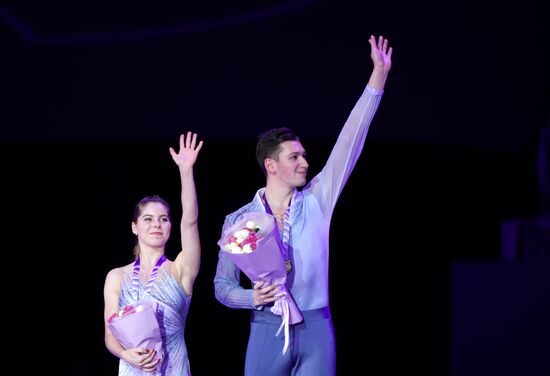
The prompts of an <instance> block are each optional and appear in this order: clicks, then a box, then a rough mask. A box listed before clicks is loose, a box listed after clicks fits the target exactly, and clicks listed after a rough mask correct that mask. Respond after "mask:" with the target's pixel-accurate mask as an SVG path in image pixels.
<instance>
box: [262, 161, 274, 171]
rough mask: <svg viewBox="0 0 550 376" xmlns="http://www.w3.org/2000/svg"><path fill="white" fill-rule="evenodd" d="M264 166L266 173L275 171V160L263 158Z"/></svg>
mask: <svg viewBox="0 0 550 376" xmlns="http://www.w3.org/2000/svg"><path fill="white" fill-rule="evenodd" d="M264 167H265V170H266V171H267V173H268V174H274V173H275V161H274V160H273V159H271V158H266V159H264Z"/></svg>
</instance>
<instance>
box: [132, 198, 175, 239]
mask: <svg viewBox="0 0 550 376" xmlns="http://www.w3.org/2000/svg"><path fill="white" fill-rule="evenodd" d="M171 229H172V223H171V222H170V217H169V216H168V209H167V208H166V206H164V205H163V204H161V203H160V202H149V203H147V204H145V206H144V207H143V209H142V211H141V214H140V215H139V217H138V219H137V223H135V222H132V232H133V233H134V234H135V235H137V237H138V241H139V242H140V243H141V244H144V245H146V246H149V247H152V248H164V246H165V245H166V242H167V241H168V239H169V238H170V230H171Z"/></svg>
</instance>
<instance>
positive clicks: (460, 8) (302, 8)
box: [0, 0, 550, 376]
mask: <svg viewBox="0 0 550 376" xmlns="http://www.w3.org/2000/svg"><path fill="white" fill-rule="evenodd" d="M227 3H230V4H227ZM540 6H542V3H538V4H537V2H535V1H532V0H527V1H523V2H521V3H516V4H510V5H503V4H501V3H498V2H494V3H492V4H491V3H487V2H485V3H483V4H479V3H478V2H474V1H461V2H454V3H445V2H436V1H427V2H384V3H380V2H367V1H363V2H351V1H338V2H335V1H334V2H329V1H314V0H310V1H244V0H239V1H232V2H222V1H203V2H201V3H200V4H193V5H191V4H187V3H184V4H182V3H181V2H180V3H175V2H174V3H161V4H157V3H148V4H137V5H136V4H133V3H131V2H116V4H112V2H106V1H96V2H85V1H83V2H78V3H75V2H56V3H55V4H50V3H48V2H45V3H42V2H40V3H38V2H36V1H34V2H31V1H2V3H0V36H1V38H2V39H1V40H2V45H1V48H0V68H1V69H0V75H1V76H0V88H1V89H0V95H1V101H0V106H1V107H0V141H1V144H0V148H1V155H0V157H1V160H2V163H1V165H0V166H1V168H2V170H1V173H2V177H3V178H2V184H1V189H2V191H1V192H2V193H3V195H4V197H5V198H6V203H7V208H8V209H7V211H6V212H5V213H6V215H5V220H6V222H5V223H4V225H3V226H2V227H3V228H4V231H3V233H4V236H3V238H4V240H5V250H6V251H5V252H4V255H5V261H4V262H5V264H6V265H7V267H6V270H7V271H8V274H7V276H6V284H8V285H9V286H10V287H9V288H7V290H8V294H7V297H6V299H7V301H8V306H9V307H10V308H9V310H8V320H13V322H17V324H14V325H13V326H12V328H13V329H17V330H8V334H9V337H8V339H9V342H10V343H11V344H12V347H13V349H15V361H16V363H15V364H17V365H18V366H17V367H18V369H19V372H20V373H21V374H33V372H36V371H37V370H52V371H53V372H54V373H56V374H68V375H112V374H116V369H117V359H116V358H115V357H113V356H112V355H110V354H109V353H108V352H107V350H106V349H105V347H104V344H103V322H102V320H103V311H102V309H103V296H102V289H103V282H104V278H105V275H106V273H107V272H108V271H109V270H110V269H112V268H114V267H118V266H121V265H123V264H126V263H128V262H129V261H130V257H131V249H132V246H133V235H132V234H131V231H130V222H131V213H132V210H133V207H134V205H135V203H136V202H137V201H138V200H139V199H141V198H142V197H143V196H145V195H149V194H159V195H161V196H162V197H164V198H165V199H167V200H168V201H169V202H170V203H172V206H173V207H172V210H173V216H174V218H178V217H179V204H178V202H179V181H178V173H177V169H176V168H175V167H174V165H173V162H172V160H171V158H170V155H169V153H168V147H169V146H176V145H177V141H178V136H179V134H180V133H181V132H184V131H187V130H192V131H196V132H197V133H199V135H200V137H201V138H202V139H204V140H205V145H204V148H203V150H202V151H201V155H200V157H199V160H198V162H197V164H196V173H195V176H196V184H197V187H198V194H199V205H200V231H201V241H202V244H203V259H202V269H201V273H200V275H199V277H198V279H197V281H196V285H195V292H194V297H193V304H192V306H191V310H190V313H189V317H188V320H187V328H186V338H187V346H188V350H189V355H190V361H191V367H192V370H193V373H194V375H211V374H217V373H219V372H222V371H223V372H224V373H225V374H228V375H233V374H234V375H239V374H242V366H243V363H244V352H245V348H246V340H247V335H248V313H247V312H245V311H237V310H231V309H229V308H226V307H224V306H222V305H221V304H220V303H218V302H217V301H216V300H215V298H214V295H213V283H212V279H213V276H214V273H215V266H216V261H217V247H216V242H217V240H218V239H219V236H220V231H221V225H222V223H223V219H224V216H225V215H226V214H228V213H229V212H231V211H233V210H235V209H237V208H238V207H240V206H241V205H243V204H244V203H246V202H248V201H250V199H251V198H252V197H253V195H254V193H255V191H256V190H257V189H258V188H259V187H261V186H262V185H263V177H262V175H261V172H260V170H259V168H258V167H257V165H256V162H255V159H254V143H255V138H256V136H257V134H258V133H260V132H261V131H264V130H267V129H269V128H271V127H278V126H283V125H284V126H289V127H291V128H293V129H294V130H296V132H297V133H299V134H300V135H301V139H302V143H303V144H304V146H305V148H306V149H307V151H308V156H309V162H310V166H311V167H310V175H309V176H310V177H312V176H313V175H314V174H315V173H316V172H317V171H319V169H320V168H322V166H323V162H324V161H325V159H326V158H327V156H328V154H329V152H330V149H331V147H332V145H333V143H334V141H335V139H336V137H337V135H338V132H339V130H340V128H341V126H342V125H343V123H344V122H345V120H346V118H347V116H348V114H349V112H350V110H351V108H352V107H353V105H354V103H355V101H356V100H357V98H358V97H359V95H360V94H361V92H362V90H363V88H364V86H365V84H366V82H367V80H368V77H369V74H370V71H371V67H372V64H371V60H370V56H369V53H370V47H369V45H368V38H369V36H370V35H371V34H374V35H380V34H382V35H384V36H386V37H387V38H389V40H390V44H391V45H392V46H393V48H394V55H393V62H394V64H393V68H392V71H391V74H390V77H389V79H388V82H387V84H386V92H385V94H384V98H383V100H382V102H381V105H380V108H379V111H378V113H377V114H376V116H375V119H374V121H373V124H372V128H371V129H370V132H369V136H368V138H367V142H366V145H365V149H364V152H363V154H362V156H361V158H360V160H359V162H358V165H357V166H356V169H355V170H354V173H353V174H352V176H351V178H350V180H349V182H348V184H347V186H346V187H345V189H344V191H343V193H342V196H341V198H340V200H339V202H338V205H337V207H336V211H335V213H334V216H333V223H332V234H331V260H330V262H331V264H330V265H331V266H330V267H331V286H330V288H331V307H332V312H333V316H334V322H335V328H336V336H337V351H338V374H342V375H347V374H356V373H357V372H358V371H356V370H362V372H361V373H364V374H377V375H426V376H428V375H430V376H431V375H434V376H436V375H438V376H439V375H448V374H453V375H455V376H458V375H466V374H467V375H469V376H472V375H475V374H476V373H475V372H476V371H477V372H480V373H481V372H484V374H499V375H517V374H522V375H530V376H535V375H538V374H541V375H542V374H548V364H547V362H544V361H543V360H542V359H543V356H544V354H545V353H546V354H547V351H546V350H547V349H548V348H549V347H548V340H544V339H542V338H550V336H548V335H547V334H548V326H547V324H546V323H545V320H544V319H542V318H543V317H548V315H547V314H546V313H548V311H549V310H550V309H549V304H548V301H547V296H549V295H548V294H547V292H548V291H549V290H548V283H549V282H548V273H546V270H547V269H546V268H545V266H546V265H547V264H545V263H537V264H538V268H536V270H532V269H529V268H526V266H525V264H521V265H519V264H517V263H513V264H511V265H510V264H506V265H507V266H504V269H502V268H501V267H500V266H499V265H501V263H502V261H503V260H502V257H501V248H502V244H501V240H500V239H501V224H502V222H503V221H505V220H506V219H509V218H530V217H537V216H539V215H540V207H541V195H540V189H539V185H538V180H537V164H536V163H537V160H536V156H537V154H536V153H537V147H538V140H539V135H540V132H541V130H542V129H543V128H544V127H547V126H548V124H549V106H548V104H549V103H550V102H549V97H550V95H549V94H550V93H549V85H548V83H549V75H548V66H549V59H548V49H549V43H548V38H547V33H548V27H547V22H546V19H545V13H544V12H543V11H542V9H541V8H540ZM175 227H177V226H175ZM175 230H176V231H173V234H172V240H171V241H170V243H169V246H168V249H167V253H168V255H169V256H170V257H172V258H173V257H174V256H175V255H176V253H177V251H178V249H177V248H178V245H177V242H176V241H174V240H175V239H178V238H179V234H178V233H177V229H176V228H175ZM2 248H4V247H2ZM549 254H550V252H549ZM464 265H466V266H465V267H464ZM541 265H542V268H541ZM485 267H487V269H485ZM516 267H518V268H520V269H521V271H518V270H516V269H514V268H516ZM472 270H473V271H472ZM460 273H466V274H460ZM525 276H530V278H526V277H525ZM499 278H500V279H499ZM500 280H502V281H505V282H506V283H504V284H501V283H499V282H498V281H500ZM489 282H491V283H489ZM503 286H507V288H506V290H504V291H502V290H501V289H503V288H504V287H503ZM514 286H515V287H514ZM476 294H478V295H476ZM486 297H489V298H490V299H485V298H486ZM541 297H542V298H541ZM544 297H546V300H545V299H544ZM511 307H521V308H522V309H520V310H513V309H511ZM523 309H524V310H523ZM510 312H513V315H511V314H510ZM533 312H535V313H534V314H533ZM481 313H483V314H481ZM545 315H546V316H545ZM479 317H482V318H483V320H484V321H483V320H481V321H480V319H479ZM508 319H510V320H511V322H512V321H513V322H514V323H515V324H510V323H509V322H507V321H506V320H508ZM495 322H503V327H498V328H496V329H495V333H492V332H489V331H487V332H484V331H483V328H484V323H485V324H487V323H495ZM518 322H519V324H517V323H518ZM525 323H530V324H529V325H527V324H525ZM485 326H486V325H485ZM8 329H11V328H8ZM474 331H476V333H479V332H480V331H481V333H486V336H485V337H483V336H482V335H479V336H478V337H477V338H476V337H475V336H473V335H472V337H468V334H469V333H473V332H474ZM516 331H519V332H520V333H521V335H519V334H518V333H516ZM465 333H466V334H465ZM479 337H483V341H480V340H479ZM474 340H475V341H476V342H475V343H476V346H472V343H473V342H468V341H474ZM484 341H485V342H484ZM506 346H508V347H507V351H509V353H513V354H514V357H506V356H504V357H503V356H502V354H509V353H507V352H506V351H502V348H504V347H506ZM516 346H518V348H519V346H522V348H523V349H525V348H527V350H525V351H526V352H525V354H524V353H521V352H520V353H518V352H515V349H516ZM472 348H474V349H475V354H474V355H475V356H473V355H472V353H470V352H468V350H470V349H472ZM527 352H529V354H530V355H529V356H527V355H526V354H527ZM533 354H534V355H533ZM539 355H540V356H539ZM508 359H513V362H511V361H510V362H511V363H510V362H508V363H507V360H508ZM510 364H511V365H512V366H510ZM526 367H529V370H528V371H527V368H526ZM352 370H353V371H352ZM363 370H364V371H363Z"/></svg>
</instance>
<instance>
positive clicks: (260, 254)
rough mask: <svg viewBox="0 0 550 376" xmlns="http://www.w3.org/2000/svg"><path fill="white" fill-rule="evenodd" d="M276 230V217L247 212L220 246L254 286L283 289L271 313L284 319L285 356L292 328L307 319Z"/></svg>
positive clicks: (282, 323)
mask: <svg viewBox="0 0 550 376" xmlns="http://www.w3.org/2000/svg"><path fill="white" fill-rule="evenodd" d="M275 231H277V227H276V225H275V220H274V218H273V216H271V215H269V214H267V213H263V212H250V213H245V214H244V215H243V217H242V218H241V219H240V220H239V221H237V222H236V223H235V224H234V225H233V226H231V227H229V228H228V229H227V230H225V231H224V233H223V234H222V238H221V239H220V240H219V241H218V245H219V246H220V248H221V249H222V250H223V251H225V252H226V253H227V255H228V257H229V258H231V260H233V262H234V263H235V264H236V265H237V266H238V267H239V269H241V271H243V273H244V274H245V275H246V276H247V277H248V278H250V280H251V281H252V282H253V283H255V284H256V283H258V282H263V286H267V285H279V286H280V290H279V294H278V295H280V298H279V299H278V300H276V301H275V302H274V304H273V307H271V312H273V313H274V314H276V315H279V316H281V319H282V322H281V326H280V328H279V330H278V332H277V335H278V334H279V333H280V332H281V330H282V329H283V328H284V330H285V345H284V348H283V353H285V352H286V350H287V348H288V341H289V325H291V324H296V323H299V322H301V321H302V320H303V317H302V314H301V313H300V310H299V309H298V307H297V305H296V302H294V299H293V298H292V296H291V294H290V292H289V291H288V290H287V289H286V287H285V282H286V277H287V269H286V268H287V267H286V261H285V260H284V258H283V255H282V252H281V248H280V247H281V244H280V240H279V237H278V234H276V232H275Z"/></svg>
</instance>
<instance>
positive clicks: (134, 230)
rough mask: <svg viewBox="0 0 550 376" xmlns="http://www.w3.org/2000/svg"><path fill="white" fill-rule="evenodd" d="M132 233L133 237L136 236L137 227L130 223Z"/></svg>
mask: <svg viewBox="0 0 550 376" xmlns="http://www.w3.org/2000/svg"><path fill="white" fill-rule="evenodd" d="M132 233H133V234H134V235H137V226H136V224H135V223H134V222H132Z"/></svg>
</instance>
